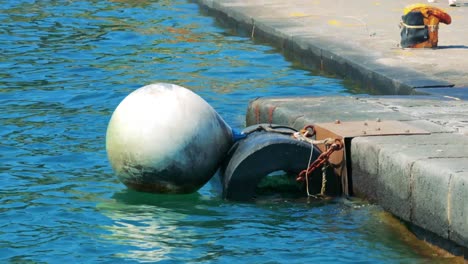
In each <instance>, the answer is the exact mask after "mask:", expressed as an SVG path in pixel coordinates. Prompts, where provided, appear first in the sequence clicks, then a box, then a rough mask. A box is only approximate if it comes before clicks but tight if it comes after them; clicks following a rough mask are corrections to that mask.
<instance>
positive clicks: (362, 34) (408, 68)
mask: <svg viewBox="0 0 468 264" xmlns="http://www.w3.org/2000/svg"><path fill="white" fill-rule="evenodd" d="M197 2H198V3H199V4H200V6H202V7H203V9H204V10H206V11H207V12H208V13H209V14H211V15H214V16H216V17H218V18H219V21H220V22H222V23H224V24H225V25H226V26H229V27H231V28H233V29H235V30H236V31H237V33H239V34H244V35H248V36H251V37H252V38H254V39H257V40H261V41H267V42H269V43H271V44H272V45H274V46H277V47H279V48H281V49H282V51H283V52H284V54H285V55H286V56H289V57H291V58H293V59H296V60H298V61H300V62H301V63H302V64H303V65H304V66H305V67H309V68H310V69H312V70H318V71H322V72H324V73H328V74H335V75H337V76H339V77H342V78H345V79H349V80H351V81H353V82H354V83H355V84H357V85H358V86H359V87H360V88H362V90H363V91H368V92H367V93H370V94H382V95H406V96H390V97H385V96H379V97H377V96H344V97H313V91H311V97H308V98H297V97H294V95H293V94H292V95H291V97H288V98H260V99H257V100H255V101H253V102H251V104H250V106H249V109H248V112H247V125H252V124H255V123H276V124H285V125H290V126H293V127H295V128H298V129H299V128H302V127H303V126H304V125H306V124H314V123H318V122H333V121H335V120H341V121H363V122H364V121H366V120H375V119H377V118H379V119H381V120H398V121H401V122H404V123H407V124H410V125H412V126H414V127H417V128H420V129H424V130H426V131H428V132H430V134H427V135H394V136H372V137H356V138H354V139H352V140H351V147H350V157H351V165H352V166H351V167H352V168H351V169H352V189H353V191H354V193H355V194H358V195H361V196H364V197H367V198H369V199H370V200H372V201H376V202H378V203H379V204H380V205H382V207H384V208H385V209H386V210H388V211H389V212H391V213H393V214H394V215H396V216H398V217H399V218H401V219H403V220H405V221H408V222H409V223H412V224H414V228H415V230H416V231H418V232H419V231H422V232H421V235H422V236H423V237H425V238H427V239H430V240H432V238H431V236H433V235H434V237H435V238H437V239H435V240H434V242H435V243H436V244H438V245H439V246H442V247H444V248H446V249H449V250H450V251H452V252H454V253H455V254H457V255H464V256H465V258H467V256H468V251H467V248H468V103H467V101H465V100H466V99H468V34H467V31H466V25H468V2H465V1H459V3H458V6H457V7H449V6H448V3H447V1H443V0H439V2H438V3H434V4H433V5H435V6H437V7H441V8H444V9H445V10H446V11H447V12H448V13H449V14H450V15H451V16H452V20H453V22H452V24H451V25H442V24H441V26H440V29H439V49H424V50H422V49H421V50H414V49H401V48H400V47H399V46H398V44H399V42H400V35H399V31H400V30H399V28H398V23H399V21H400V17H401V15H402V13H403V8H404V7H405V6H407V5H409V4H413V3H417V2H418V1H410V0H407V1H403V0H394V1H378V0H359V1H345V0H329V1H318V0H311V1H302V0H294V1H280V0H262V1H260V0H259V1H246V0H230V1H227V0H198V1H197ZM420 2H423V3H424V2H425V1H420ZM415 94H427V96H416V95H415ZM410 95H414V96H410ZM440 238H442V239H440Z"/></svg>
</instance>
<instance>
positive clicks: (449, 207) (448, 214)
mask: <svg viewBox="0 0 468 264" xmlns="http://www.w3.org/2000/svg"><path fill="white" fill-rule="evenodd" d="M452 178H453V174H452V173H450V176H449V179H448V188H447V189H448V193H447V223H448V226H447V229H448V230H447V238H448V239H449V240H452V239H451V237H450V233H451V232H450V231H451V230H452V219H451V218H450V215H451V211H452V208H451V205H452V204H451V202H450V201H451V199H452V188H450V186H451V185H452Z"/></svg>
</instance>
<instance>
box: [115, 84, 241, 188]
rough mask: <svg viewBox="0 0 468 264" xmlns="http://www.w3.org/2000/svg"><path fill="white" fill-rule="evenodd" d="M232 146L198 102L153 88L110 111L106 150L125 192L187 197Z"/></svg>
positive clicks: (169, 88)
mask: <svg viewBox="0 0 468 264" xmlns="http://www.w3.org/2000/svg"><path fill="white" fill-rule="evenodd" d="M232 141H233V139H232V130H231V128H230V127H229V126H228V125H227V124H226V123H225V122H224V120H223V119H222V118H221V117H220V116H219V115H218V113H216V111H215V110H214V109H213V108H212V107H211V106H210V105H209V104H208V103H207V102H206V101H204V100H203V99H202V98H201V97H200V96H198V95H197V94H195V93H193V92H192V91H190V90H188V89H186V88H184V87H181V86H178V85H174V84H167V83H157V84H151V85H148V86H144V87H142V88H139V89H137V90H136V91H134V92H132V93H131V94H130V95H128V96H127V97H126V98H125V99H124V100H123V101H122V102H121V103H120V104H119V106H118V107H117V108H116V109H115V111H114V113H113V114H112V117H111V120H110V121H109V126H108V128H107V135H106V149H107V155H108V157H109V160H110V163H111V165H112V168H113V170H114V171H115V173H116V174H117V177H118V178H119V180H120V181H121V182H122V183H124V184H125V185H127V186H128V187H129V188H131V189H135V190H139V191H146V192H156V193H191V192H194V191H196V190H198V189H199V188H200V187H201V186H203V185H204V184H205V183H206V182H207V181H208V180H209V179H210V178H211V177H212V176H213V175H214V173H215V172H216V170H217V168H218V167H219V163H220V162H221V160H222V159H223V158H224V156H225V154H226V153H227V151H228V150H229V148H230V147H231V145H232Z"/></svg>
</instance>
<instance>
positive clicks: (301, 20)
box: [196, 0, 468, 98]
mask: <svg viewBox="0 0 468 264" xmlns="http://www.w3.org/2000/svg"><path fill="white" fill-rule="evenodd" d="M196 2H198V3H199V4H200V6H201V7H202V10H206V11H207V12H208V14H210V15H213V16H216V17H218V18H219V19H218V21H220V22H221V23H223V24H224V25H226V26H228V27H231V28H232V29H234V30H235V33H236V34H243V35H246V36H250V37H252V38H253V39H255V40H259V41H267V42H269V43H271V44H272V45H274V46H276V47H278V48H280V49H281V50H282V51H283V53H284V54H285V55H286V56H288V57H290V58H291V59H295V60H297V61H299V62H300V63H301V64H302V65H304V66H305V67H308V68H311V69H315V70H319V71H323V72H325V73H330V74H335V75H337V76H339V77H341V78H345V79H349V80H351V81H353V82H355V83H357V84H358V85H359V87H360V88H361V89H363V90H367V91H372V92H373V93H376V94H414V93H418V92H421V93H427V92H429V93H437V94H443V95H447V96H454V95H455V96H464V97H465V98H466V97H468V96H467V92H466V89H468V33H467V30H466V26H467V25H468V0H466V1H461V0H459V1H458V6H457V7H449V5H448V1H446V0H439V1H437V2H436V3H432V4H431V5H433V6H436V7H439V8H442V9H444V10H445V11H446V12H447V13H448V14H450V15H451V17H452V23H451V24H450V25H445V24H440V28H439V48H438V49H401V48H400V47H399V43H400V29H399V26H398V25H399V23H400V21H401V16H402V14H403V9H404V7H406V6H408V5H410V4H414V3H426V4H427V1H425V0H424V1H423V0H421V1H417V0H416V1H415V0H392V1H383V0H355V1H350V0H326V1H320V0H291V1H284V0H257V1H255V0H196ZM448 87H454V88H450V89H447V88H448ZM425 88H431V89H425ZM463 88H465V89H463ZM460 89H462V90H464V91H460ZM367 93H368V92H367Z"/></svg>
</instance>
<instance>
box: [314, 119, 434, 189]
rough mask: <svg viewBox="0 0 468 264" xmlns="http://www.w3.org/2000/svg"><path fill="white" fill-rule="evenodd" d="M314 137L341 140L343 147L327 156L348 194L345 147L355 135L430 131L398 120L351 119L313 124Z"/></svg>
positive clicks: (426, 133) (320, 146) (365, 135)
mask: <svg viewBox="0 0 468 264" xmlns="http://www.w3.org/2000/svg"><path fill="white" fill-rule="evenodd" d="M314 129H315V139H316V140H323V139H326V138H335V139H340V140H342V141H343V145H344V147H343V148H342V149H341V150H337V151H335V152H334V153H333V154H332V155H331V156H330V158H329V163H330V165H331V166H332V168H333V169H334V171H335V174H336V175H338V176H339V177H341V184H342V187H343V193H344V194H345V195H347V196H348V195H349V179H348V175H350V173H349V171H348V168H347V160H346V157H347V156H348V157H349V153H348V150H347V147H349V146H350V145H349V142H350V140H351V139H352V138H355V137H368V136H390V135H429V134H430V132H428V131H425V130H423V129H420V128H417V127H414V126H411V125H409V124H407V123H403V122H400V121H394V120H387V121H381V120H380V119H377V120H376V121H352V122H341V121H339V120H337V121H335V122H333V123H317V124H314ZM318 147H319V149H320V150H321V151H322V152H324V151H326V149H325V146H323V145H319V146H318Z"/></svg>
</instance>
